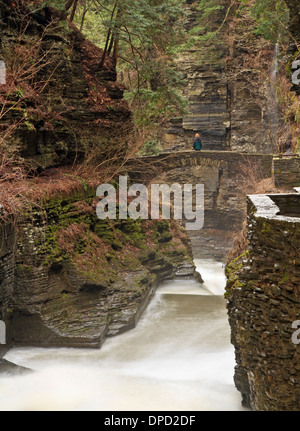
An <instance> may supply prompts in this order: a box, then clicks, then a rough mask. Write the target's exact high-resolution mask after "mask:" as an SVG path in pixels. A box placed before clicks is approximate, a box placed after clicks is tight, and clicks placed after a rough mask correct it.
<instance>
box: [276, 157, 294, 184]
mask: <svg viewBox="0 0 300 431" xmlns="http://www.w3.org/2000/svg"><path fill="white" fill-rule="evenodd" d="M273 171H274V182H275V186H276V187H279V188H280V187H290V188H292V187H299V186H300V157H293V158H291V157H289V158H274V161H273Z"/></svg>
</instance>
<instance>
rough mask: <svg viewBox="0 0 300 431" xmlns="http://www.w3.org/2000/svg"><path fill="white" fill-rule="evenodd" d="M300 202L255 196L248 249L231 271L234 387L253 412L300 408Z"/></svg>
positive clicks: (295, 197)
mask: <svg viewBox="0 0 300 431" xmlns="http://www.w3.org/2000/svg"><path fill="white" fill-rule="evenodd" d="M299 200H300V195H299V194H297V195H296V194H294V195H293V194H290V195H272V196H270V197H268V196H266V195H256V196H250V198H249V211H248V214H249V221H248V226H249V240H250V245H249V249H248V250H247V251H246V253H245V254H244V255H242V256H240V257H239V258H237V259H236V260H235V261H233V262H231V263H230V264H229V265H228V267H227V277H228V283H227V288H226V290H227V294H226V296H227V298H228V314H229V322H230V326H231V337H232V343H233V345H234V346H235V354H236V362H237V366H236V371H235V384H236V387H237V389H238V390H239V391H240V392H241V394H242V397H243V403H244V405H245V406H247V407H251V408H252V409H253V410H264V411H271V410H273V411H283V410H295V411H298V410H299V409H300V392H299V383H300V382H299V371H300V368H299V359H300V344H299V343H298V340H297V339H296V338H297V337H296V335H297V334H294V333H295V330H296V327H295V326H294V322H295V321H297V320H299V316H300V290H299V286H300V260H299V247H300V229H299V225H300V218H299V216H300V214H299V208H300V206H299ZM293 328H294V329H293ZM293 334H294V335H293ZM297 343H298V344H297Z"/></svg>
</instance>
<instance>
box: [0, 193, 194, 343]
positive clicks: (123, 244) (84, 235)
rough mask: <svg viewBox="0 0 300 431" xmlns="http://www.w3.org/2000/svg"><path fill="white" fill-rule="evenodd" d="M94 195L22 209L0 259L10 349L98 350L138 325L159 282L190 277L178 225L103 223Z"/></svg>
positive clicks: (186, 245) (191, 267) (1, 307)
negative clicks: (18, 346) (13, 346)
mask: <svg viewBox="0 0 300 431" xmlns="http://www.w3.org/2000/svg"><path fill="white" fill-rule="evenodd" d="M94 195H95V193H93V192H91V194H87V193H86V192H84V191H82V193H81V194H80V193H79V194H77V195H69V196H67V197H63V198H59V197H56V198H54V199H52V200H49V201H48V202H46V203H45V205H44V211H42V212H41V211H40V210H38V209H33V208H28V212H27V213H25V215H24V217H22V219H21V220H20V221H19V223H18V226H17V227H16V228H15V230H14V231H12V235H13V237H14V244H15V247H14V249H13V250H11V249H9V250H7V254H5V253H4V254H3V256H2V255H1V257H0V265H1V266H0V268H2V269H1V271H2V272H3V271H4V272H5V273H6V277H4V276H3V277H2V276H1V278H0V292H1V295H0V310H1V313H0V319H1V318H3V319H5V321H6V322H7V324H9V325H11V338H12V341H13V342H14V343H18V344H22V345H24V344H25V345H31V346H33V345H35V346H44V347H48V346H56V347H57V346H66V347H68V346H69V347H100V346H101V345H102V343H103V342H104V340H105V338H106V337H107V336H112V335H116V334H119V333H121V332H123V331H126V330H128V329H130V328H133V327H134V326H135V325H136V322H137V321H138V319H139V317H140V315H141V313H142V312H143V310H144V308H145V307H146V305H147V303H148V301H149V299H150V298H151V297H152V296H153V294H154V292H155V289H156V286H157V283H158V282H159V281H160V280H164V279H168V278H172V277H175V276H176V275H178V276H191V277H192V276H193V274H194V271H195V267H194V264H193V260H192V253H191V249H190V246H189V243H188V240H187V237H186V235H185V233H184V232H183V231H182V229H181V228H180V227H179V226H178V225H177V224H176V223H173V222H172V223H169V222H168V221H157V222H152V221H151V220H149V221H147V220H146V221H143V222H142V221H133V220H129V219H128V220H124V221H120V220H116V221H114V220H105V221H101V220H99V219H98V218H97V216H96V211H95V205H94ZM8 257H11V259H12V260H11V261H10V262H9V261H8V260H7V259H8ZM4 272H3V273H4ZM183 272H184V274H183ZM1 275H2V273H1ZM8 311H9V314H7V313H8Z"/></svg>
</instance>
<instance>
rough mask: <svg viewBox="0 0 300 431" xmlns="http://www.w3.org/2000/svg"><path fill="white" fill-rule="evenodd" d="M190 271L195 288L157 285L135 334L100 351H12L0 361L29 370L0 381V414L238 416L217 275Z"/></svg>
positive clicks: (210, 266)
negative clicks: (224, 412) (229, 412)
mask: <svg viewBox="0 0 300 431" xmlns="http://www.w3.org/2000/svg"><path fill="white" fill-rule="evenodd" d="M196 265H197V267H198V270H199V271H200V272H201V274H202V276H203V278H204V280H205V284H204V285H203V286H201V285H200V284H199V283H197V282H195V281H192V280H189V281H188V280H186V281H178V280H177V281H169V282H165V283H164V284H163V285H162V286H161V287H160V288H159V289H158V291H157V294H156V296H155V298H154V299H153V301H152V302H151V304H150V305H149V307H148V309H147V311H146V312H145V314H144V316H143V317H142V319H141V320H140V322H139V324H138V326H137V328H135V329H134V330H132V331H129V332H127V333H126V334H123V335H121V336H118V337H115V338H111V339H108V340H107V341H106V342H105V344H104V346H103V347H102V349H101V350H79V349H41V348H14V349H12V350H11V351H10V352H9V353H8V354H7V356H6V359H7V360H9V361H12V362H15V363H17V364H18V365H22V366H25V367H29V368H32V369H34V370H37V372H35V373H31V374H28V375H25V376H18V377H1V378H0V410H13V411H17V410H29V411H37V410H52V411H54V410H55V411H57V410H68V411H74V410H77V411H83V410H99V411H143V410H146V411H184V410H186V411H203V410H242V407H241V402H240V394H239V393H238V392H237V391H236V389H235V388H234V384H233V373H234V366H235V361H234V352H233V347H232V346H231V344H230V340H229V337H230V331H229V325H228V321H227V314H226V308H225V300H224V299H223V293H224V285H225V277H224V270H223V268H222V264H219V263H216V262H212V261H204V262H196Z"/></svg>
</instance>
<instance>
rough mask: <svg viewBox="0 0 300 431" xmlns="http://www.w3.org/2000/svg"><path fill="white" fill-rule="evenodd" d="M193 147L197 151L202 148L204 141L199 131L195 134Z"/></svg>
mask: <svg viewBox="0 0 300 431" xmlns="http://www.w3.org/2000/svg"><path fill="white" fill-rule="evenodd" d="M193 148H194V150H196V151H200V150H202V141H201V138H200V135H199V133H196V135H195V138H194V145H193Z"/></svg>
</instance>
